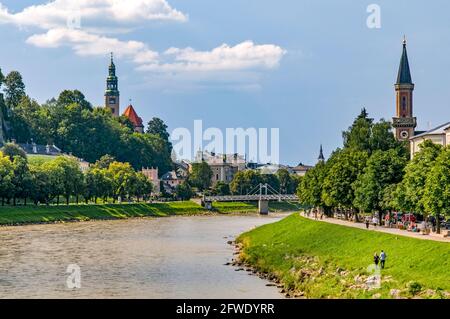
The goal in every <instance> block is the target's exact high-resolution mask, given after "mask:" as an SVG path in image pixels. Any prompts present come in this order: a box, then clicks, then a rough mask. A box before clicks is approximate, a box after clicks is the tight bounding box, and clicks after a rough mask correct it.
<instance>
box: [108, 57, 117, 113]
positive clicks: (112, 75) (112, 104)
mask: <svg viewBox="0 0 450 319" xmlns="http://www.w3.org/2000/svg"><path fill="white" fill-rule="evenodd" d="M108 71H109V72H108V77H107V78H106V91H105V107H106V108H109V109H111V111H112V113H113V115H114V116H119V115H120V114H119V112H120V101H119V100H120V93H119V79H118V78H117V76H116V65H115V64H114V56H113V53H111V62H110V64H109V67H108Z"/></svg>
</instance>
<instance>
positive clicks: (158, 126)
mask: <svg viewBox="0 0 450 319" xmlns="http://www.w3.org/2000/svg"><path fill="white" fill-rule="evenodd" d="M146 132H147V133H148V134H154V135H157V136H159V137H161V138H162V139H163V140H166V141H169V133H168V132H167V125H166V124H165V123H164V121H163V120H161V119H160V118H157V117H154V118H152V119H151V120H150V121H149V122H148V126H147V131H146Z"/></svg>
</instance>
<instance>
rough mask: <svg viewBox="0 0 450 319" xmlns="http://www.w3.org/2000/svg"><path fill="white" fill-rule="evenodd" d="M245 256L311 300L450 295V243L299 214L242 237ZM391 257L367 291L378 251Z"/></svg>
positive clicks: (243, 257)
mask: <svg viewBox="0 0 450 319" xmlns="http://www.w3.org/2000/svg"><path fill="white" fill-rule="evenodd" d="M238 244H239V245H240V246H241V248H242V249H241V255H240V258H241V260H242V261H243V262H244V263H245V264H247V265H251V266H253V267H255V268H256V269H257V270H259V271H260V272H261V273H267V274H269V275H268V277H272V279H274V280H276V281H278V282H279V283H281V284H282V285H283V286H284V287H285V290H286V291H288V292H289V293H290V294H291V295H295V296H304V297H308V298H402V297H406V298H412V297H422V298H442V297H444V298H445V297H446V298H450V293H449V292H450V281H449V279H448V269H450V244H447V243H441V242H434V241H427V240H420V239H415V238H408V237H402V236H395V235H390V234H384V233H379V232H374V231H366V230H362V229H355V228H350V227H345V226H340V225H334V224H328V223H323V222H317V221H312V220H308V219H305V218H303V217H300V216H299V215H298V214H294V215H291V216H289V217H288V218H286V219H284V220H282V221H280V222H278V223H275V224H269V225H265V226H262V227H259V228H257V229H255V230H252V231H250V232H248V233H245V234H242V235H241V236H240V237H239V238H238ZM381 249H384V250H385V251H386V253H387V255H388V259H387V263H386V269H384V270H382V273H381V275H382V284H381V288H380V289H373V290H368V289H367V286H366V280H367V278H368V276H369V275H370V274H369V272H368V271H367V268H368V266H369V265H370V264H371V263H372V256H373V254H374V252H380V250H381Z"/></svg>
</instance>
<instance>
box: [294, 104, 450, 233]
mask: <svg viewBox="0 0 450 319" xmlns="http://www.w3.org/2000/svg"><path fill="white" fill-rule="evenodd" d="M343 140H344V143H343V144H344V146H343V147H342V148H339V149H337V150H336V151H334V152H333V153H332V154H331V156H330V158H329V159H328V161H326V162H319V163H318V164H317V165H316V166H315V168H313V169H312V170H310V171H308V172H307V174H306V175H305V176H304V177H303V178H302V179H301V181H300V184H299V187H298V189H297V194H298V197H299V198H300V201H301V202H302V204H304V205H308V206H310V207H314V208H317V209H320V210H322V211H324V212H325V213H327V214H332V213H333V212H339V213H342V214H344V215H345V216H346V218H349V217H350V216H352V217H354V219H355V220H356V221H357V220H358V214H360V213H378V214H379V218H380V220H381V218H382V215H383V214H385V213H389V212H393V211H403V212H408V213H415V214H419V215H422V216H434V217H435V219H436V221H437V229H438V232H439V230H440V225H439V220H440V218H441V217H443V216H450V148H449V147H447V148H443V147H442V146H440V145H436V144H433V143H432V142H431V141H425V142H424V143H423V144H422V145H421V150H420V152H419V153H417V154H416V155H415V156H414V158H413V159H412V160H411V161H410V160H409V159H410V154H409V150H408V145H407V144H406V142H399V141H396V140H395V138H394V135H393V133H392V128H391V124H390V123H389V122H386V121H384V120H381V121H379V122H376V123H375V122H374V120H373V119H371V118H369V116H368V114H367V112H366V110H365V109H363V110H362V112H361V114H360V115H359V116H358V117H357V118H356V119H355V121H354V122H353V124H352V126H351V127H350V128H349V129H348V130H347V131H345V132H343Z"/></svg>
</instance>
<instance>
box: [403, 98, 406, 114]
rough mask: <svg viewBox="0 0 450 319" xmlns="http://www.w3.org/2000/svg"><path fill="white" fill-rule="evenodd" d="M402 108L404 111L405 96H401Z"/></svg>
mask: <svg viewBox="0 0 450 319" xmlns="http://www.w3.org/2000/svg"><path fill="white" fill-rule="evenodd" d="M402 109H403V111H406V96H404V97H402Z"/></svg>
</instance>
